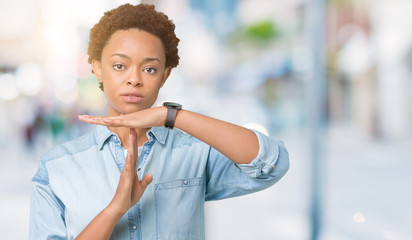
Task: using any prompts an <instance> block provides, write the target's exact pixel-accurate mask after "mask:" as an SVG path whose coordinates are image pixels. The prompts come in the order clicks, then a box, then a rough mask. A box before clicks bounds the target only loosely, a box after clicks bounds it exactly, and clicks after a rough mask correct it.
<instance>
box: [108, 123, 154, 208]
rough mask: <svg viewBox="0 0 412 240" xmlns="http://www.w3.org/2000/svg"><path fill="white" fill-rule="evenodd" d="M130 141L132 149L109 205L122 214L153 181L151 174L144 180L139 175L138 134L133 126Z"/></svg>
mask: <svg viewBox="0 0 412 240" xmlns="http://www.w3.org/2000/svg"><path fill="white" fill-rule="evenodd" d="M129 142H130V143H132V144H131V145H132V149H128V150H127V156H126V162H125V164H124V168H123V170H122V172H121V174H120V179H119V184H118V185H117V189H116V193H115V194H114V197H113V199H112V201H111V202H110V204H109V206H108V208H111V209H112V210H114V211H115V212H117V213H119V214H121V215H123V214H125V213H126V212H127V211H128V210H129V209H130V208H131V207H132V206H133V205H135V204H136V203H137V201H139V199H140V198H141V197H142V195H143V192H144V191H145V190H146V187H147V186H148V185H149V184H150V183H151V182H152V175H151V174H147V175H145V176H144V177H143V179H142V180H139V178H138V176H137V170H136V169H137V159H138V150H137V135H136V132H135V130H134V129H133V128H130V134H129Z"/></svg>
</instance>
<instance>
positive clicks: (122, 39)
mask: <svg viewBox="0 0 412 240" xmlns="http://www.w3.org/2000/svg"><path fill="white" fill-rule="evenodd" d="M165 62H166V55H165V52H164V48H163V44H162V42H161V40H160V39H159V38H158V37H156V36H154V35H152V34H150V33H147V32H145V31H141V30H138V29H129V30H119V31H117V32H115V33H114V34H113V35H112V36H111V38H110V39H109V41H108V43H107V44H106V46H105V47H104V49H103V52H102V57H101V61H97V60H93V62H92V67H93V71H94V73H95V75H96V77H97V79H98V80H99V82H100V83H103V88H104V93H105V96H106V99H107V102H108V115H109V116H116V115H120V114H127V113H132V112H136V111H140V110H143V109H146V108H150V107H151V106H152V105H153V104H154V102H155V101H156V99H157V95H158V93H159V89H160V88H161V87H162V86H163V84H164V83H165V81H166V79H167V77H168V76H169V73H170V69H169V68H165Z"/></svg>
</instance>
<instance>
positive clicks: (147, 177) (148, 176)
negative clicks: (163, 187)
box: [139, 174, 153, 191]
mask: <svg viewBox="0 0 412 240" xmlns="http://www.w3.org/2000/svg"><path fill="white" fill-rule="evenodd" d="M152 180H153V176H152V174H146V175H145V176H144V177H143V179H142V180H140V182H139V184H140V187H141V188H142V190H143V191H144V190H146V188H147V186H149V184H150V183H151V182H152Z"/></svg>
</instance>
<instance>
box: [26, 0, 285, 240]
mask: <svg viewBox="0 0 412 240" xmlns="http://www.w3.org/2000/svg"><path fill="white" fill-rule="evenodd" d="M178 42H179V39H178V38H177V37H176V36H175V33H174V24H173V23H172V22H171V21H170V20H169V19H168V17H167V16H166V15H164V14H163V13H159V12H157V11H155V10H154V6H151V5H143V4H140V5H136V6H133V5H130V4H126V5H122V6H120V7H118V8H116V9H113V10H111V11H109V12H106V13H105V15H104V16H103V17H102V18H101V19H100V21H99V22H98V23H97V24H96V25H95V26H94V27H93V28H92V29H91V33H90V42H89V50H88V53H89V62H90V63H91V64H92V69H93V72H94V74H95V75H96V77H97V79H98V81H99V84H100V88H101V89H102V90H103V92H104V94H105V97H106V99H107V102H108V104H107V109H108V111H107V112H108V113H107V116H106V117H92V116H79V119H80V120H82V121H85V122H88V123H91V124H98V125H97V126H96V128H95V130H94V131H93V132H91V133H89V134H86V135H84V136H82V137H80V138H77V139H74V140H72V141H70V142H67V143H64V144H62V145H60V146H57V147H55V148H54V149H52V150H51V151H49V152H47V153H46V154H44V155H43V156H42V159H41V161H40V164H39V169H38V171H37V173H36V174H35V176H34V177H33V190H32V201H31V224H30V239H109V238H110V239H204V236H205V233H204V202H205V201H209V200H218V199H224V198H229V197H235V196H239V195H244V194H248V193H252V192H256V191H259V190H262V189H264V188H267V187H269V186H271V185H273V184H274V183H276V182H277V181H278V180H279V179H280V178H281V177H282V176H283V175H284V174H285V173H286V171H287V170H288V168H289V160H288V153H287V151H286V149H285V147H284V145H283V143H282V142H280V141H275V140H272V139H270V138H268V137H266V136H264V135H263V134H261V133H259V132H257V131H252V130H249V129H245V128H243V127H240V126H237V125H233V124H230V123H227V122H224V121H220V120H217V119H213V118H210V117H207V116H204V115H200V114H197V113H194V112H191V111H188V110H186V109H184V108H182V107H181V105H179V104H177V103H165V104H164V106H159V107H152V105H153V104H154V103H155V101H156V99H157V95H158V92H159V89H160V88H161V87H162V86H163V84H164V83H165V82H166V80H167V78H168V77H169V75H170V73H171V69H172V68H174V67H176V66H177V65H178V62H179V56H178V50H177V45H178ZM178 129H179V130H178Z"/></svg>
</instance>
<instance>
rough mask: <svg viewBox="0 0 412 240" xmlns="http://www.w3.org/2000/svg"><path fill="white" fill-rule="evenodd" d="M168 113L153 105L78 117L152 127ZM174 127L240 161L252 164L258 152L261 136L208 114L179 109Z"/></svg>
mask: <svg viewBox="0 0 412 240" xmlns="http://www.w3.org/2000/svg"><path fill="white" fill-rule="evenodd" d="M166 114H167V109H166V108H165V107H154V108H149V109H145V110H142V111H139V112H135V113H130V114H125V115H122V116H117V117H92V116H79V119H80V120H82V121H85V122H88V123H92V124H101V125H106V126H112V127H129V128H148V127H149V128H150V127H160V126H164V124H165V120H166ZM175 126H176V127H177V128H179V129H181V130H182V131H184V132H186V133H188V134H190V135H192V136H194V137H195V138H198V139H200V140H201V141H203V142H205V143H206V144H208V145H210V146H212V147H213V148H215V149H217V150H218V151H220V152H221V153H222V154H223V155H225V156H226V157H228V158H229V159H230V160H232V161H233V162H235V163H238V164H247V163H250V162H251V161H252V160H253V159H254V158H256V156H257V154H258V151H259V143H258V139H257V137H256V134H255V133H253V132H252V131H251V130H249V129H246V128H243V127H240V126H237V125H234V124H231V123H228V122H224V121H221V120H217V119H214V118H211V117H208V116H205V115H201V114H198V113H194V112H191V111H187V110H180V111H178V113H177V116H176V121H175Z"/></svg>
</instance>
